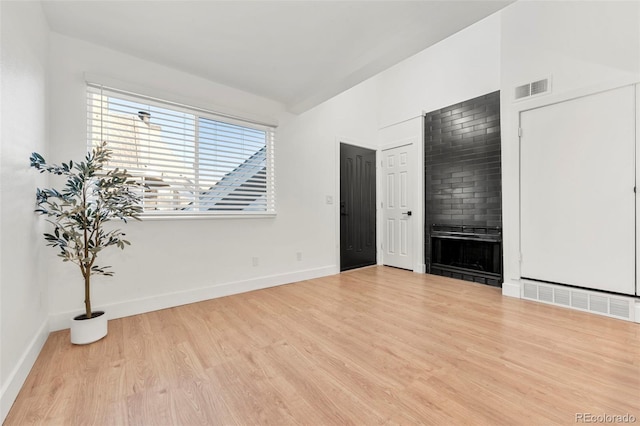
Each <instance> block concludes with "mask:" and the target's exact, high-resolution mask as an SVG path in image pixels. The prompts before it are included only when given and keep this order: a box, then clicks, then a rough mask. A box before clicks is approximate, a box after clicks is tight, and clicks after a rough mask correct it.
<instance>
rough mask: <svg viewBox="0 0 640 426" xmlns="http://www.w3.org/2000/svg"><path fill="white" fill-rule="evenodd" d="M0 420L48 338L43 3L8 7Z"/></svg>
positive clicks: (0, 114)
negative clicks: (37, 160) (41, 193)
mask: <svg viewBox="0 0 640 426" xmlns="http://www.w3.org/2000/svg"><path fill="white" fill-rule="evenodd" d="M0 13H1V15H2V17H1V28H2V30H1V31H2V32H1V37H2V48H1V60H0V75H1V94H2V98H1V102H2V103H1V105H0V118H1V120H2V122H1V129H2V130H1V139H0V140H1V145H0V149H1V159H0V241H1V243H0V254H1V256H0V301H1V302H0V392H1V393H0V421H2V420H4V418H5V416H6V415H7V413H8V410H9V408H10V407H11V404H12V403H13V401H14V399H15V397H16V395H17V393H18V391H19V389H20V386H21V385H22V383H23V381H24V379H25V378H26V375H27V374H28V372H29V370H30V369H31V366H32V364H33V362H34V361H35V358H36V357H37V355H38V353H39V351H40V349H41V347H42V344H43V343H44V340H45V339H46V337H47V335H48V331H49V330H48V326H47V320H48V318H47V306H46V303H47V302H46V298H47V287H46V283H45V278H46V277H45V276H44V270H43V267H42V262H41V256H40V252H41V248H42V246H43V240H42V236H41V230H42V228H41V226H40V225H39V224H38V220H37V218H36V215H35V214H34V213H33V209H34V205H35V204H34V203H35V188H36V187H37V186H41V185H43V184H44V183H45V181H44V179H43V178H42V177H41V176H40V175H39V174H37V173H36V172H35V170H29V155H30V154H31V152H32V151H39V152H46V150H47V140H48V135H47V109H46V107H47V48H48V45H47V37H48V32H49V29H48V26H47V24H46V22H45V20H44V16H43V14H42V10H41V7H40V4H39V3H35V2H1V3H0Z"/></svg>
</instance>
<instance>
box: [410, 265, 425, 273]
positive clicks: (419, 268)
mask: <svg viewBox="0 0 640 426" xmlns="http://www.w3.org/2000/svg"><path fill="white" fill-rule="evenodd" d="M426 270H427V268H426V267H425V265H424V263H421V264H420V265H417V266H416V267H415V268H414V270H413V272H415V273H416V274H424V273H425V271H426Z"/></svg>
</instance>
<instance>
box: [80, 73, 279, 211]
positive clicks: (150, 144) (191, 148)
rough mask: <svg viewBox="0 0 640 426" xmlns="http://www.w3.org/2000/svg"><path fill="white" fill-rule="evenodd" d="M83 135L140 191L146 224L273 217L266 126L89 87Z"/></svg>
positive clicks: (271, 133)
mask: <svg viewBox="0 0 640 426" xmlns="http://www.w3.org/2000/svg"><path fill="white" fill-rule="evenodd" d="M87 129H88V132H89V144H90V146H95V144H97V143H100V142H101V141H106V142H107V147H109V148H110V149H111V150H113V156H112V161H111V162H110V167H113V168H115V167H119V168H125V169H127V170H128V171H129V172H130V173H131V174H132V175H134V176H135V177H136V178H137V179H139V181H140V182H141V183H143V184H144V185H145V189H144V190H143V194H142V198H143V209H144V213H145V216H167V215H189V216H190V215H220V214H222V215H248V214H251V215H255V214H262V215H264V214H273V213H275V189H274V170H273V169H274V158H273V145H274V130H275V129H274V128H273V127H271V126H268V125H263V124H259V123H252V122H249V121H244V120H241V119H237V118H232V117H227V116H223V115H217V114H215V113H211V112H207V111H203V110H199V109H197V108H191V107H187V106H183V105H179V104H176V103H171V102H166V101H161V100H158V99H154V98H149V97H145V96H141V95H136V94H132V93H129V92H124V91H119V90H115V89H111V88H106V87H103V86H98V85H93V84H89V85H88V88H87Z"/></svg>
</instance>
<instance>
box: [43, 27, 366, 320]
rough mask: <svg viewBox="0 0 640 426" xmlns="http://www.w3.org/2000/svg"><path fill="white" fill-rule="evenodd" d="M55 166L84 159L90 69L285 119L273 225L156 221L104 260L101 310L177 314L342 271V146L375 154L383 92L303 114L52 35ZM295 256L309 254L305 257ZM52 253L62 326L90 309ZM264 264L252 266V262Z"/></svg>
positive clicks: (98, 283)
mask: <svg viewBox="0 0 640 426" xmlns="http://www.w3.org/2000/svg"><path fill="white" fill-rule="evenodd" d="M51 67H52V72H51V99H50V109H51V146H50V151H51V152H52V153H54V155H52V158H51V159H52V160H56V161H66V160H68V159H71V158H77V157H78V156H80V155H83V153H84V151H85V149H86V148H85V147H86V122H85V117H86V112H85V109H86V106H85V82H84V75H85V73H88V74H93V75H99V76H100V78H103V79H106V80H109V81H112V82H116V84H119V85H121V86H122V85H125V86H126V87H125V88H127V89H130V90H137V91H139V92H142V93H145V94H149V95H153V96H157V97H164V98H167V99H169V100H177V101H179V102H183V103H189V104H193V105H196V106H200V107H205V108H209V109H213V110H218V111H222V112H231V113H234V114H239V115H244V116H249V117H252V118H257V119H261V120H264V121H271V122H278V121H279V122H281V125H280V127H279V128H278V131H277V145H276V185H277V210H278V214H277V216H276V217H275V218H264V219H192V220H148V221H144V222H142V223H130V224H128V225H125V226H126V228H125V230H126V231H125V232H127V236H128V237H129V239H130V241H131V242H132V246H131V247H128V248H127V249H126V250H125V251H122V252H121V251H119V250H116V251H112V252H111V253H107V252H105V253H104V256H103V258H102V260H103V263H106V264H108V265H111V266H113V269H114V271H115V272H116V275H115V276H114V277H112V278H107V277H96V278H95V280H94V284H95V285H94V288H93V303H94V306H95V307H96V308H100V307H106V308H108V310H109V313H110V315H111V316H112V317H114V316H123V315H129V314H134V313H139V312H144V311H147V310H152V309H159V308H163V307H167V306H175V305H177V304H181V303H188V302H193V301H197V300H203V299H207V298H211V297H215V296H220V295H225V294H230V293H235V292H239V291H245V290H250V289H253V288H260V287H264V286H268V285H275V284H281V283H284V282H291V281H296V280H300V279H306V278H310V277H314V276H319V275H327V274H330V273H335V272H337V271H338V267H339V265H338V263H337V259H338V258H337V257H336V251H337V239H336V233H335V229H336V218H337V213H336V210H335V209H336V206H337V203H335V204H333V205H327V204H326V203H325V199H326V195H332V196H333V197H334V200H337V198H338V195H337V194H336V179H337V168H336V164H335V159H336V157H335V153H336V151H335V150H336V143H337V142H336V141H337V139H336V138H337V137H338V136H340V138H342V139H348V140H351V141H356V142H358V143H361V144H363V145H369V146H373V147H375V146H376V132H375V128H376V126H375V120H376V113H375V93H376V92H375V90H374V89H372V88H371V83H368V84H363V85H361V86H358V87H356V88H354V89H352V90H349V91H347V92H345V93H343V94H341V95H339V96H337V97H336V98H334V99H332V100H330V101H328V102H326V103H324V104H322V105H320V106H318V107H317V108H314V109H312V110H310V111H308V112H307V113H305V114H302V115H300V116H289V115H287V114H285V113H284V112H283V111H284V108H283V106H282V105H280V104H278V103H276V102H272V101H269V100H267V99H264V98H260V97H257V96H254V95H251V94H248V93H245V92H240V91H238V90H235V89H232V88H229V87H225V86H221V85H219V84H216V83H212V82H210V81H207V80H204V79H201V78H199V77H195V76H192V75H189V74H185V73H183V72H179V71H177V70H174V69H171V68H167V67H164V66H161V65H158V64H155V63H151V62H148V61H144V60H141V59H138V58H135V57H132V56H128V55H124V54H121V53H118V52H115V51H112V50H109V49H106V48H103V47H99V46H96V45H93V44H90V43H87V42H83V41H79V40H76V39H73V38H69V37H65V36H61V35H58V34H52V38H51ZM297 252H302V260H301V261H298V260H297V257H296V253H297ZM47 254H48V255H49V256H50V268H51V270H52V271H53V272H54V274H52V275H53V278H52V280H51V282H50V283H49V285H50V289H51V291H50V293H49V309H50V313H51V327H52V329H59V328H66V327H67V318H68V317H69V316H70V315H71V314H70V313H71V312H77V311H79V310H81V309H82V293H81V288H80V276H79V274H78V271H76V270H75V268H74V267H73V266H71V265H67V264H62V262H59V261H58V259H56V258H55V253H53V251H52V252H51V253H47ZM253 257H258V258H259V266H257V267H254V266H252V258H253Z"/></svg>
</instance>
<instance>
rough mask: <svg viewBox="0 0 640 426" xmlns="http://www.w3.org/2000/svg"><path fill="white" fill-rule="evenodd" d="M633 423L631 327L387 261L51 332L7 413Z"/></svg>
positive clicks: (165, 419)
mask: <svg viewBox="0 0 640 426" xmlns="http://www.w3.org/2000/svg"><path fill="white" fill-rule="evenodd" d="M578 413H590V414H592V415H604V414H607V415H625V414H629V415H631V416H635V418H636V419H637V420H636V422H638V423H640V325H639V324H633V323H628V322H624V321H620V320H615V319H610V318H605V317H600V316H595V315H591V314H586V313H581V312H577V311H571V310H567V309H563V308H557V307H552V306H546V305H543V304H538V303H534V302H527V301H523V300H517V299H511V298H506V297H502V296H501V294H500V290H499V289H496V288H492V287H487V286H482V285H478V284H472V283H467V282H463V281H457V280H452V279H448V278H443V277H436V276H431V275H422V274H414V273H412V272H407V271H403V270H398V269H393V268H388V267H372V268H366V269H361V270H356V271H351V272H347V273H343V274H340V275H335V276H330V277H325V278H320V279H315V280H309V281H304V282H300V283H295V284H290V285H286V286H280V287H275V288H271V289H266V290H260V291H254V292H251V293H245V294H240V295H235V296H230V297H224V298H220V299H214V300H209V301H205V302H200V303H196V304H192V305H187V306H181V307H177V308H172V309H166V310H162V311H157V312H152V313H148V314H143V315H137V316H133V317H128V318H121V319H117V320H112V321H110V323H109V335H108V336H107V337H106V338H105V339H103V340H101V341H99V342H97V343H94V344H92V345H89V346H73V345H71V344H70V343H69V334H68V331H60V332H55V333H52V334H51V335H50V336H49V339H48V341H47V343H46V344H45V347H44V349H43V351H42V353H41V354H40V356H39V358H38V360H37V362H36V364H35V366H34V368H33V370H32V371H31V374H30V375H29V377H28V379H27V381H26V383H25V385H24V387H23V389H22V391H21V392H20V394H19V396H18V399H17V400H16V402H15V404H14V406H13V408H12V409H11V411H10V413H9V415H8V417H7V419H6V421H5V425H28V424H45V425H203V424H206V425H236V424H239V425H287V424H304V425H343V424H345V425H378V424H383V425H396V424H406V425H409V424H436V425H442V424H456V425H457V424H477V425H487V424H496V425H498V424H499V425H502V424H508V425H535V424H538V425H549V424H575V423H576V414H578Z"/></svg>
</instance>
